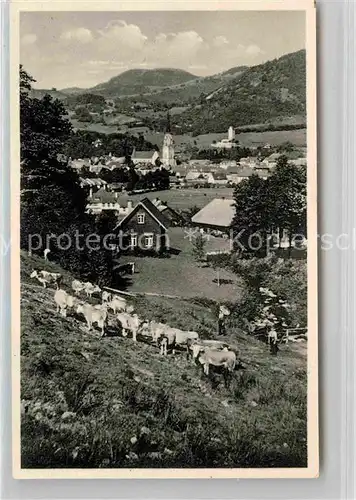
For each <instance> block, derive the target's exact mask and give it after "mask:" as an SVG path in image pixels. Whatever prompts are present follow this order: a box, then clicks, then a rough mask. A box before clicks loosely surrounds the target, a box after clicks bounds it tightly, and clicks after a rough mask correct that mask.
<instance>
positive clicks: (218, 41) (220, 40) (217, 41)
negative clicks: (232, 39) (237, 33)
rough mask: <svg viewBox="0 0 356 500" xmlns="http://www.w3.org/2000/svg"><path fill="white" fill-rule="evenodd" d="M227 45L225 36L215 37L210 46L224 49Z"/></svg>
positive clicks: (227, 41)
mask: <svg viewBox="0 0 356 500" xmlns="http://www.w3.org/2000/svg"><path fill="white" fill-rule="evenodd" d="M228 44H229V40H228V39H227V38H226V36H216V37H215V38H213V41H212V45H213V47H218V48H220V47H224V46H226V45H228Z"/></svg>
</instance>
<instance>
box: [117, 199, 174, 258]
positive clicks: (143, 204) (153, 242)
mask: <svg viewBox="0 0 356 500" xmlns="http://www.w3.org/2000/svg"><path fill="white" fill-rule="evenodd" d="M168 227H169V221H168V219H167V218H166V217H165V216H164V215H163V213H162V212H160V210H158V208H157V207H156V206H155V205H154V204H153V203H152V201H150V200H149V199H148V198H144V199H143V200H141V201H139V202H138V204H137V205H136V206H135V208H134V209H133V210H132V211H131V212H130V213H129V214H128V215H126V216H125V217H124V218H123V219H122V220H121V221H120V222H119V224H118V225H117V227H116V228H115V230H116V231H119V232H120V236H121V242H120V244H121V245H122V247H121V249H122V250H131V251H132V250H141V251H155V252H162V251H164V250H165V249H166V248H167V247H168V246H169V245H168V240H167V230H168Z"/></svg>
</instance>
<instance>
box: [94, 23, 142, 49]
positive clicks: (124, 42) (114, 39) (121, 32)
mask: <svg viewBox="0 0 356 500" xmlns="http://www.w3.org/2000/svg"><path fill="white" fill-rule="evenodd" d="M146 41H147V37H146V36H145V35H144V34H143V33H142V31H141V29H140V28H139V27H138V26H136V25H135V24H127V23H126V22H125V21H121V20H116V21H111V22H110V23H109V24H108V25H107V26H106V28H105V29H104V30H100V31H99V37H98V40H97V42H98V43H99V47H100V48H104V49H105V48H109V49H111V50H112V49H113V47H114V48H115V49H116V50H117V49H129V50H141V49H142V48H143V47H144V45H145V43H146ZM112 44H116V46H113V45H112Z"/></svg>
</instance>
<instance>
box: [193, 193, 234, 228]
mask: <svg viewBox="0 0 356 500" xmlns="http://www.w3.org/2000/svg"><path fill="white" fill-rule="evenodd" d="M234 216H235V209H234V201H233V200H231V199H225V198H215V199H214V200H212V201H211V202H210V203H208V204H207V205H206V206H205V207H204V208H202V209H201V210H200V211H199V212H198V213H197V214H195V215H194V216H193V217H192V224H193V225H194V226H197V227H200V228H202V229H216V230H218V231H223V232H226V231H227V230H229V229H230V227H231V225H232V220H233V218H234Z"/></svg>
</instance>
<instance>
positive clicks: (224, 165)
mask: <svg viewBox="0 0 356 500" xmlns="http://www.w3.org/2000/svg"><path fill="white" fill-rule="evenodd" d="M236 165H237V162H236V161H235V160H223V161H221V162H220V163H219V167H220V168H222V169H224V170H227V169H228V168H231V167H236Z"/></svg>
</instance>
